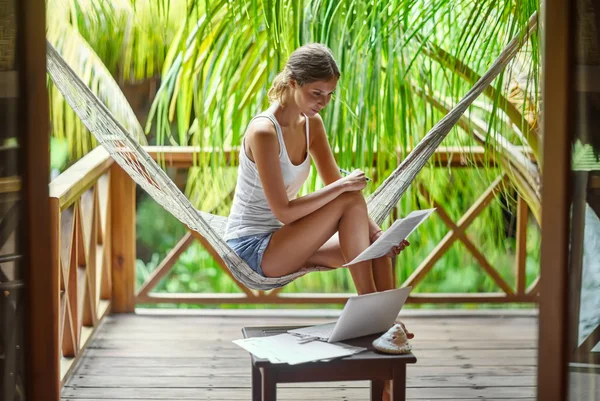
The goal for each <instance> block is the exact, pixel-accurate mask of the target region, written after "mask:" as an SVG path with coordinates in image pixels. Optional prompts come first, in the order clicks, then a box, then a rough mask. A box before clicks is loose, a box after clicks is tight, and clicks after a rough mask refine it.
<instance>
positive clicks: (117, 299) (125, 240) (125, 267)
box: [110, 164, 135, 313]
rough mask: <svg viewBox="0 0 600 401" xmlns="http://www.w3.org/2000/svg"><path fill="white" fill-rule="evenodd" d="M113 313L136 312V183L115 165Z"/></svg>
mask: <svg viewBox="0 0 600 401" xmlns="http://www.w3.org/2000/svg"><path fill="white" fill-rule="evenodd" d="M110 203H111V206H110V210H111V219H110V228H111V230H110V236H111V268H112V271H111V276H112V311H113V312H114V313H128V312H133V311H134V310H135V182H134V181H133V180H132V179H131V178H130V177H129V176H128V175H127V173H126V172H125V171H124V170H123V169H122V168H121V167H120V166H119V165H118V164H115V165H113V167H112V168H111V171H110Z"/></svg>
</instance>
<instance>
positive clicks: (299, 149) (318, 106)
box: [225, 44, 412, 337]
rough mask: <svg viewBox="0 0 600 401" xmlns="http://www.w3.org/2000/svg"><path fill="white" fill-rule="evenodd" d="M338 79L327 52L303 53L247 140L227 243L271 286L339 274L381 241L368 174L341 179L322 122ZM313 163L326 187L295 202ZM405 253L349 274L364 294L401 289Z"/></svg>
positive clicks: (310, 48) (293, 59) (318, 48)
mask: <svg viewBox="0 0 600 401" xmlns="http://www.w3.org/2000/svg"><path fill="white" fill-rule="evenodd" d="M339 77H340V72H339V69H338V66H337V64H336V62H335V60H334V58H333V55H332V54H331V51H330V50H329V49H328V48H327V47H326V46H323V45H321V44H309V45H305V46H302V47H300V48H298V49H297V50H296V51H294V52H293V53H292V55H291V56H290V58H289V60H288V61H287V63H286V66H285V68H284V69H283V71H282V72H280V73H279V74H278V75H277V77H276V78H275V81H274V83H273V86H272V87H271V89H270V90H269V93H268V95H269V100H271V101H272V104H271V107H269V109H268V110H266V111H265V112H263V113H260V114H259V115H257V116H256V117H255V118H254V119H252V121H251V122H250V124H249V126H248V128H247V131H246V133H245V135H244V138H243V140H242V146H241V149H240V165H239V170H238V182H237V186H236V190H235V196H234V200H233V206H232V209H231V214H230V216H229V220H228V223H227V227H226V230H225V239H226V240H227V242H228V244H229V245H230V246H231V247H232V248H233V249H234V250H235V251H236V252H237V253H238V254H239V256H240V257H241V258H242V259H244V260H245V261H246V262H247V263H248V265H249V266H250V267H251V268H252V269H254V270H255V271H256V272H257V273H259V274H261V275H264V276H266V277H280V276H283V275H286V274H289V273H293V272H295V271H297V270H299V269H301V268H303V267H305V266H315V265H319V266H326V267H332V268H337V267H340V266H342V265H343V264H345V263H346V262H347V261H350V260H352V259H354V258H355V257H356V256H357V255H358V254H360V253H361V252H362V251H363V250H365V249H366V248H367V247H368V246H369V245H370V244H371V243H372V242H373V241H375V240H376V239H377V238H378V237H379V236H380V235H381V234H382V230H381V229H380V228H379V226H378V225H377V224H375V223H374V222H373V221H372V220H371V219H370V218H369V216H368V213H367V205H366V203H365V199H364V197H363V195H362V192H361V190H362V189H363V188H365V186H366V177H365V175H364V173H363V172H362V171H360V170H355V171H353V172H352V173H351V174H349V175H347V176H345V177H342V176H341V175H340V170H339V168H338V166H337V164H336V162H335V160H334V157H333V153H332V151H331V148H330V147H329V142H328V140H327V136H326V133H325V128H324V126H323V121H322V120H321V117H320V116H319V112H320V111H321V110H322V109H323V108H324V107H325V106H326V105H327V104H328V103H329V101H330V100H331V95H332V94H333V93H334V91H335V88H336V85H337V82H338V79H339ZM311 158H312V160H314V162H315V165H316V167H317V170H318V173H319V175H320V177H321V179H322V181H323V183H324V184H325V186H324V187H323V188H321V189H319V190H318V191H315V192H313V193H311V194H308V195H306V196H302V197H300V198H296V195H297V193H298V191H299V190H300V188H301V187H302V185H303V184H304V182H305V180H306V178H307V177H308V174H309V171H310V162H311ZM408 245H409V243H408V242H407V241H402V242H401V243H400V244H398V246H396V247H395V248H393V249H392V250H391V251H390V253H389V254H388V255H386V256H384V257H381V258H379V259H375V260H372V261H371V260H369V261H365V262H361V263H357V264H355V265H352V266H350V268H349V269H350V273H351V275H352V279H353V281H354V284H355V286H356V290H357V292H358V294H367V293H371V292H375V291H384V290H389V289H392V288H394V287H395V286H394V282H393V275H392V262H391V257H393V256H395V255H397V254H398V253H399V252H400V251H402V250H403V249H404V247H406V246H408ZM410 337H412V335H411V336H410Z"/></svg>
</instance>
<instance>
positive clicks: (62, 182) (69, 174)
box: [50, 146, 114, 210]
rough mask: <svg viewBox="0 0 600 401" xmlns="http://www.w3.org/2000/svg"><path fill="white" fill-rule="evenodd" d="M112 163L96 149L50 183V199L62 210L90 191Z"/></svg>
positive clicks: (102, 149)
mask: <svg viewBox="0 0 600 401" xmlns="http://www.w3.org/2000/svg"><path fill="white" fill-rule="evenodd" d="M113 163H114V161H113V159H111V158H110V156H109V154H108V152H107V151H106V150H104V148H103V147H102V146H98V147H96V148H95V149H94V150H92V151H91V152H89V153H88V154H87V155H85V156H84V157H82V158H81V159H79V160H78V161H77V162H75V164H73V165H72V166H71V167H69V168H68V169H66V170H65V171H63V172H62V174H60V175H59V176H58V177H56V178H55V179H54V180H52V181H51V182H50V197H51V198H57V199H58V200H59V204H60V208H61V210H64V209H65V208H67V207H69V206H70V205H71V204H72V203H73V202H75V200H77V199H79V198H80V197H81V194H82V193H84V192H85V191H87V190H88V189H90V188H91V187H92V186H93V185H94V184H95V183H96V181H98V178H100V176H102V175H103V174H104V173H105V172H106V171H108V169H109V168H110V166H112V165H113Z"/></svg>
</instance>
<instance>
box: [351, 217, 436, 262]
mask: <svg viewBox="0 0 600 401" xmlns="http://www.w3.org/2000/svg"><path fill="white" fill-rule="evenodd" d="M434 211H435V208H433V209H425V210H414V211H412V212H410V213H409V214H408V216H406V217H405V218H403V219H398V220H396V221H395V222H394V223H393V224H392V225H391V226H390V228H388V229H387V230H386V231H385V232H384V233H383V234H382V235H381V237H379V238H377V241H375V242H373V243H372V244H371V246H370V247H368V248H367V249H365V250H364V251H363V252H362V253H361V254H360V255H358V256H357V257H356V258H354V259H353V260H352V261H350V262H348V263H346V264H345V265H344V266H350V265H353V264H355V263H358V262H362V261H364V260H370V259H377V258H380V257H382V256H384V255H387V253H388V252H389V251H390V250H391V249H392V247H394V246H397V245H398V244H399V243H400V242H401V241H402V240H404V239H406V237H408V236H409V235H410V233H412V232H413V231H414V230H415V229H416V228H417V227H419V225H420V224H421V223H422V222H423V221H425V219H427V218H428V217H429V216H430V215H431V213H433V212H434Z"/></svg>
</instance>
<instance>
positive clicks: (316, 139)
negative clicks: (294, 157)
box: [310, 114, 381, 242]
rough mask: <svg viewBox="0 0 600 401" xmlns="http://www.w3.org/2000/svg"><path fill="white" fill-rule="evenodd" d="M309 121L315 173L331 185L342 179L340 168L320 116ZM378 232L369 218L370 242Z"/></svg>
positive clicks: (379, 230)
mask: <svg viewBox="0 0 600 401" xmlns="http://www.w3.org/2000/svg"><path fill="white" fill-rule="evenodd" d="M310 120H311V126H310V133H311V136H310V137H311V141H310V154H311V156H312V158H313V160H314V161H315V165H316V166H317V171H318V172H319V176H320V177H321V180H322V181H323V183H324V184H325V185H333V184H335V182H336V181H338V180H340V179H342V175H341V174H340V168H339V167H338V165H337V163H336V161H335V158H334V157H333V152H332V150H331V147H330V146H329V141H328V140H327V134H326V133H325V126H324V125H323V120H322V119H321V116H319V115H318V114H317V115H315V116H314V117H312V118H311V119H310ZM325 188H327V187H325ZM378 232H381V228H380V227H379V226H378V225H377V224H376V223H375V222H374V221H373V220H372V219H371V218H369V238H371V242H373V241H374V240H375V239H376V238H377V236H375V234H376V233H378Z"/></svg>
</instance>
